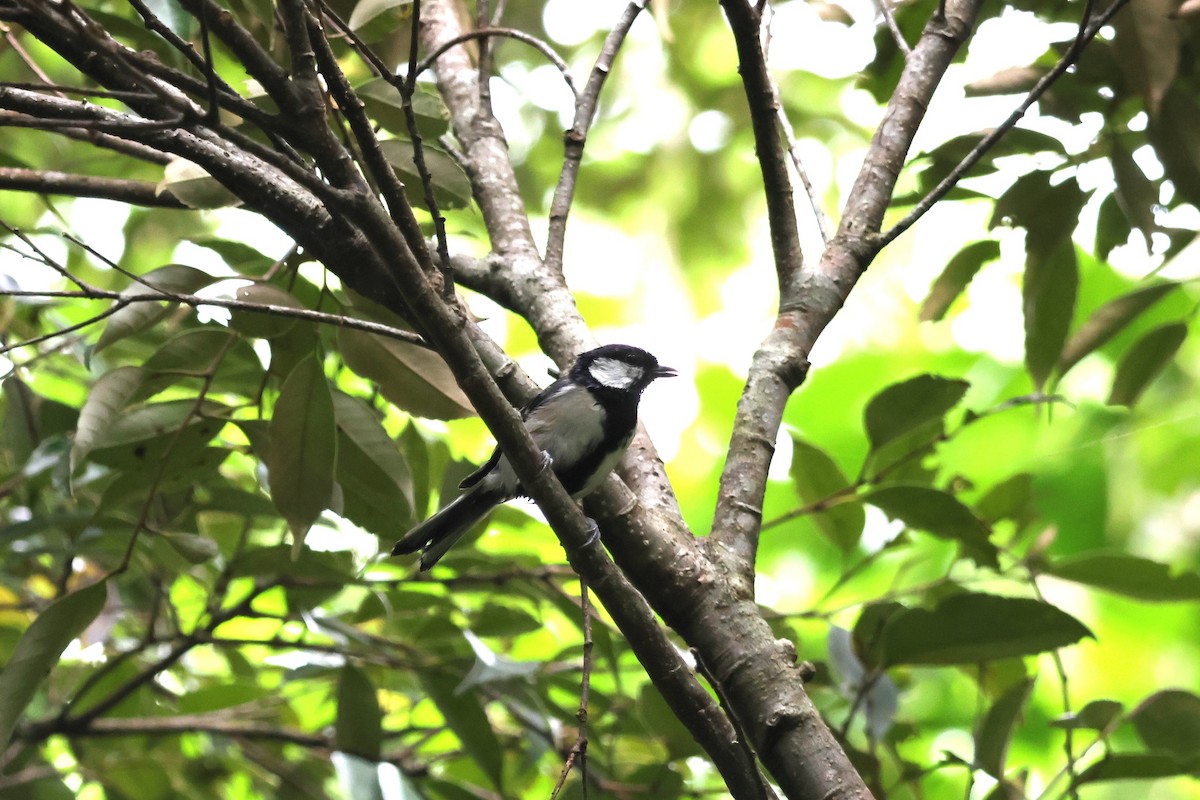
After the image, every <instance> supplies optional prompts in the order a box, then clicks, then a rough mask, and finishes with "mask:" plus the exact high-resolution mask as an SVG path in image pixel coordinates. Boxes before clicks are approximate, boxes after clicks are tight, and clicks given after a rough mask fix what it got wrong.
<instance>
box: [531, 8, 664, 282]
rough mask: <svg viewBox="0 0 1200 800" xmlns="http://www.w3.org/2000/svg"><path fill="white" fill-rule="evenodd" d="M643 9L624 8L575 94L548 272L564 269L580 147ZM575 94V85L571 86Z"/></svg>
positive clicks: (549, 238)
mask: <svg viewBox="0 0 1200 800" xmlns="http://www.w3.org/2000/svg"><path fill="white" fill-rule="evenodd" d="M645 7H646V0H633V2H631V3H629V5H627V6H625V11H624V12H623V13H622V14H621V18H620V19H618V20H617V23H616V24H615V25H613V27H612V30H610V31H609V32H608V36H606V37H605V39H604V45H603V46H602V47H601V48H600V54H599V55H597V56H596V63H595V64H594V65H593V66H592V72H591V74H590V75H589V76H588V81H587V84H586V85H585V86H584V87H583V92H582V93H580V92H575V119H574V121H573V122H572V123H571V128H570V129H569V130H567V131H566V132H565V133H563V165H562V170H561V171H560V172H559V176H558V184H557V185H556V186H555V187H554V197H553V198H552V199H551V200H550V228H549V231H548V232H547V234H546V258H545V263H546V267H547V268H548V269H551V270H553V271H554V272H557V273H561V272H562V268H563V249H564V247H565V245H566V237H567V215H568V213H569V212H570V210H571V202H572V200H573V199H574V197H575V184H576V182H577V181H578V179H579V166H580V163H581V162H582V161H583V147H584V145H585V144H586V143H587V135H588V130H589V129H590V128H591V127H592V121H593V120H594V119H595V116H596V105H597V103H599V101H600V91H601V90H602V89H603V88H604V82H605V81H606V80H607V79H608V75H609V73H610V72H611V71H612V65H613V61H615V60H616V57H617V52H618V51H619V50H620V49H621V45H622V44H624V42H625V37H626V35H628V33H629V29H630V28H632V27H633V23H634V21H635V20H636V19H637V18H638V15H639V14H640V13H641V12H642V9H644V8H645ZM571 90H572V91H573V92H574V91H575V88H574V86H572V87H571Z"/></svg>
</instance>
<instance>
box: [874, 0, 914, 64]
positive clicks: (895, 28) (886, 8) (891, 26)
mask: <svg viewBox="0 0 1200 800" xmlns="http://www.w3.org/2000/svg"><path fill="white" fill-rule="evenodd" d="M877 2H878V4H879V13H880V14H882V15H883V21H884V22H885V23H886V24H887V26H888V30H889V31H891V32H892V39H893V40H894V41H895V42H896V47H898V48H899V49H900V52H901V53H903V54H904V57H905V58H908V57H909V56H910V55H912V45H910V44H909V43H908V40H907V39H905V38H904V31H902V30H900V26H899V25H898V24H897V23H896V15H895V14H894V13H893V12H892V4H891V0H877Z"/></svg>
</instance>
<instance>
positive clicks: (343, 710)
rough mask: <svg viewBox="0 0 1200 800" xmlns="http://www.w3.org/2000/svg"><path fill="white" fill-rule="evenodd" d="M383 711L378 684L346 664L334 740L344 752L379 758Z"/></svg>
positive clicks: (362, 756)
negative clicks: (376, 687) (376, 694)
mask: <svg viewBox="0 0 1200 800" xmlns="http://www.w3.org/2000/svg"><path fill="white" fill-rule="evenodd" d="M382 721H383V714H382V712H381V711H380V710H379V700H378V698H377V697H376V696H375V687H374V685H372V683H371V680H370V679H369V678H368V677H367V675H366V673H365V672H363V671H362V670H361V669H359V668H358V667H356V666H354V665H352V664H347V665H345V666H344V667H342V670H341V675H340V677H339V678H338V688H337V724H336V725H335V727H334V743H335V746H336V747H337V749H338V750H340V751H342V752H343V753H351V754H353V755H356V756H358V757H360V758H365V759H368V760H371V761H378V760H379V749H380V745H381V744H382V741H383V733H382Z"/></svg>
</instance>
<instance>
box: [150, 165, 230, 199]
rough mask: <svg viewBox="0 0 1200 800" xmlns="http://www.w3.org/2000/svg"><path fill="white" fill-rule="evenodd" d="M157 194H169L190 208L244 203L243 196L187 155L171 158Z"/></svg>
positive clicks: (164, 170)
mask: <svg viewBox="0 0 1200 800" xmlns="http://www.w3.org/2000/svg"><path fill="white" fill-rule="evenodd" d="M155 194H159V195H161V194H170V195H171V196H173V197H174V198H175V199H177V200H178V201H179V202H181V203H183V204H184V205H185V206H187V207H188V208H228V207H230V206H240V205H241V204H242V201H241V198H239V197H238V196H237V195H235V194H234V193H233V192H231V191H229V190H228V189H226V188H225V186H224V184H222V183H221V182H220V181H218V180H217V179H216V178H214V177H213V176H212V175H209V174H208V172H206V171H205V169H204V167H202V166H200V165H199V164H195V163H193V162H191V161H188V160H187V159H185V158H175V159H172V160H171V161H169V162H168V163H167V165H166V166H165V167H163V177H162V180H161V181H159V182H158V187H157V188H156V189H155Z"/></svg>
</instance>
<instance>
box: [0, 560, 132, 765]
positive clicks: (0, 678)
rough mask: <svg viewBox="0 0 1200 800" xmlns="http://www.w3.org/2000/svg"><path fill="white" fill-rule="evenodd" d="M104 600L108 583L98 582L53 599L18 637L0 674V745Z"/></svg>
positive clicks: (97, 613) (5, 741)
mask: <svg viewBox="0 0 1200 800" xmlns="http://www.w3.org/2000/svg"><path fill="white" fill-rule="evenodd" d="M107 599H108V585H107V583H106V582H104V581H97V582H96V583H93V584H92V585H90V586H85V587H84V588H82V589H79V590H77V591H74V592H71V593H70V594H68V595H65V596H63V597H60V598H59V599H57V600H55V601H54V602H53V603H51V604H50V605H49V606H48V607H47V608H46V610H45V611H43V612H42V613H41V614H38V616H37V619H35V620H34V621H33V623H32V624H31V625H30V626H29V627H28V628H26V629H25V632H24V633H23V634H21V639H20V640H19V641H18V642H17V646H16V649H14V650H13V654H12V657H11V658H9V659H8V663H7V664H5V665H4V671H3V672H0V744H3V745H7V744H8V741H9V739H10V738H12V733H13V729H14V728H15V727H16V725H17V720H19V719H20V718H21V714H22V713H23V712H24V711H25V707H26V706H27V705H29V702H30V701H31V700H33V697H34V694H35V693H36V691H37V687H38V686H39V685H40V684H41V682H42V680H43V679H44V678H45V677H46V676H47V674H49V672H50V671H51V670H52V669H54V665H55V664H57V663H58V659H59V656H61V655H62V652H63V650H65V649H67V645H69V644H70V643H71V641H72V640H74V639H75V638H76V637H77V636H79V634H81V633H83V631H84V629H85V628H87V626H88V625H91V624H92V620H94V619H95V618H96V617H97V616H98V615H99V614H100V610H101V609H102V608H104V603H105V601H106V600H107Z"/></svg>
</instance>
